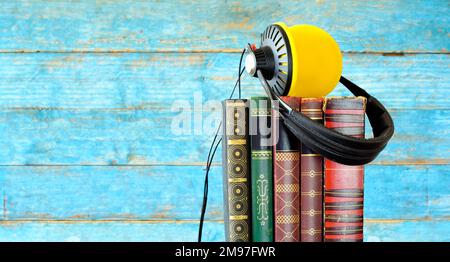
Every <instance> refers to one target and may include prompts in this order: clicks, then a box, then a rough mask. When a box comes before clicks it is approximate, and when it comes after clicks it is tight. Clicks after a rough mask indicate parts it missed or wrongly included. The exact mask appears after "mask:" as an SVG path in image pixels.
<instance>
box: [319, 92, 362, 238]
mask: <svg viewBox="0 0 450 262" xmlns="http://www.w3.org/2000/svg"><path fill="white" fill-rule="evenodd" d="M365 106H366V99H365V98H364V97H341V98H329V99H327V100H326V102H325V126H326V127H328V128H330V129H334V130H335V131H337V132H339V133H341V134H344V135H349V136H353V137H359V138H363V137H364V113H365ZM363 206H364V166H346V165H342V164H339V163H336V162H333V161H331V160H328V159H326V160H325V233H324V234H325V241H327V242H331V241H348V242H359V241H363Z"/></svg>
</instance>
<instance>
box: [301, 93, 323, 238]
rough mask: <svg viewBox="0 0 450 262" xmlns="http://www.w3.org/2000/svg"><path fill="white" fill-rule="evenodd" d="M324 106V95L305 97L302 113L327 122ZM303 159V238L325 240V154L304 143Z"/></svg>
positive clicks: (318, 120) (320, 121)
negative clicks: (323, 237) (322, 154)
mask: <svg viewBox="0 0 450 262" xmlns="http://www.w3.org/2000/svg"><path fill="white" fill-rule="evenodd" d="M322 108H323V99H322V98H302V103H301V111H302V113H303V114H304V115H306V116H308V117H309V118H310V119H312V120H314V121H316V122H319V123H322V124H323V110H322ZM300 162H301V173H300V214H301V215H300V228H301V231H300V241H301V242H322V236H323V234H322V231H323V225H322V222H323V205H322V199H323V197H322V193H323V190H322V188H323V157H322V156H321V155H320V154H318V153H316V152H314V151H312V150H311V149H310V148H308V147H307V146H305V145H304V144H302V145H301V158H300Z"/></svg>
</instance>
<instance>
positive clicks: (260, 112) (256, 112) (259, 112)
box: [250, 109, 271, 116]
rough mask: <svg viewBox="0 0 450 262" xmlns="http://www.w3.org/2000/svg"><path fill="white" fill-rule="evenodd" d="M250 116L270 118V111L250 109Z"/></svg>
mask: <svg viewBox="0 0 450 262" xmlns="http://www.w3.org/2000/svg"><path fill="white" fill-rule="evenodd" d="M250 114H251V115H252V116H270V115H271V110H267V109H252V110H250Z"/></svg>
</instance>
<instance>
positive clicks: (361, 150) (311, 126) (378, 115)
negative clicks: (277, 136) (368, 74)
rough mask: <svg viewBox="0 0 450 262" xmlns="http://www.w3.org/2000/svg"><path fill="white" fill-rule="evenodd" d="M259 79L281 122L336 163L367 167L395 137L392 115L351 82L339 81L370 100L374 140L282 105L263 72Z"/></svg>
mask: <svg viewBox="0 0 450 262" xmlns="http://www.w3.org/2000/svg"><path fill="white" fill-rule="evenodd" d="M257 76H258V78H259V80H260V81H261V84H262V85H263V87H264V89H265V90H266V93H267V95H268V96H269V97H270V98H271V99H272V100H274V101H277V102H279V105H280V107H279V108H277V109H278V110H279V112H280V115H281V117H282V120H283V121H284V124H285V125H286V127H287V128H288V129H289V130H290V131H291V132H292V134H294V135H295V136H296V137H297V138H298V139H299V140H300V141H301V142H302V143H304V144H305V145H306V146H307V147H309V148H311V149H312V150H314V151H316V152H317V153H319V154H321V155H322V156H324V157H326V158H328V159H330V160H333V161H335V162H338V163H341V164H345V165H364V164H367V163H369V162H371V161H372V160H374V159H375V158H376V157H377V155H378V154H379V153H380V152H381V151H382V150H383V149H384V147H385V146H386V144H387V142H388V141H389V139H390V138H391V137H392V135H393V134H394V122H393V121H392V118H391V116H390V115H389V112H388V111H387V110H386V108H385V107H384V106H383V105H382V104H381V103H380V102H379V101H378V100H377V99H376V98H375V97H372V96H371V95H370V94H369V93H367V92H366V91H365V90H364V89H362V88H360V87H359V86H357V85H356V84H354V83H352V82H351V81H350V80H348V79H346V78H345V77H343V76H341V78H340V82H341V83H342V84H343V85H344V86H345V87H346V88H347V89H348V90H350V92H352V93H353V95H355V96H363V97H365V98H366V99H367V104H366V114H367V117H368V118H369V122H370V125H371V126H372V132H373V136H374V137H373V138H369V139H364V138H354V137H350V136H345V135H342V134H340V133H338V132H336V131H334V130H331V129H328V128H326V127H325V126H323V125H321V124H319V123H317V122H315V121H313V120H311V119H309V118H308V117H307V116H305V115H303V114H302V113H301V112H298V111H296V110H293V109H292V108H291V107H290V106H289V105H288V104H287V103H285V102H283V100H281V99H280V97H279V96H278V95H276V94H275V93H274V92H273V90H272V89H271V88H270V87H269V85H268V84H267V80H266V79H265V78H264V77H263V74H262V73H261V71H260V70H258V71H257Z"/></svg>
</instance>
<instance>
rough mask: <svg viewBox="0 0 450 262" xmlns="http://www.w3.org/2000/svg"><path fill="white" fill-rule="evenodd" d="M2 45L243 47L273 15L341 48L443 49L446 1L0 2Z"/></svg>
mask: <svg viewBox="0 0 450 262" xmlns="http://www.w3.org/2000/svg"><path fill="white" fill-rule="evenodd" d="M0 10H1V13H0V24H2V25H4V26H2V29H0V30H2V31H0V33H1V35H2V37H1V38H0V50H8V51H10V50H26V51H27V50H31V51H33V50H50V51H74V50H75V51H80V50H81V51H86V50H88V51H110V50H130V51H161V50H164V51H167V50H175V51H183V50H223V49H236V48H238V49H239V48H242V46H244V45H246V44H247V42H248V41H257V39H259V34H260V33H261V32H262V31H263V30H264V29H265V27H266V26H267V25H269V24H271V23H273V22H277V21H280V20H281V21H285V22H286V23H288V24H290V25H294V24H299V23H306V24H314V25H318V26H320V27H323V28H324V29H326V30H327V31H330V32H331V33H332V35H333V36H334V37H336V39H338V42H339V43H340V45H341V47H342V49H343V50H346V51H426V52H427V51H431V52H441V51H447V52H448V51H449V50H450V43H449V41H448V33H449V25H450V19H449V17H448V14H449V13H450V8H449V5H448V1H446V0H440V1H408V0H403V1H376V2H371V1H350V0H346V1H284V2H283V3H281V2H280V3H277V4H274V3H273V1H223V0H222V1H217V0H202V1H186V0H182V1H152V2H147V1H132V0H127V1H120V2H118V1H107V0H100V1H95V2H94V1H89V0H84V1H77V2H71V1H67V2H66V1H58V2H51V3H49V2H48V1H23V2H22V1H21V2H18V1H2V3H1V4H0Z"/></svg>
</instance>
